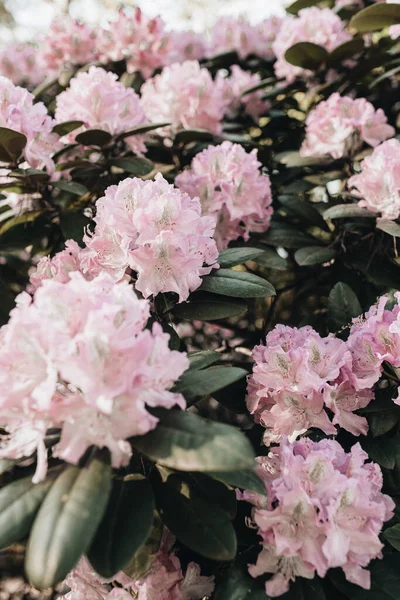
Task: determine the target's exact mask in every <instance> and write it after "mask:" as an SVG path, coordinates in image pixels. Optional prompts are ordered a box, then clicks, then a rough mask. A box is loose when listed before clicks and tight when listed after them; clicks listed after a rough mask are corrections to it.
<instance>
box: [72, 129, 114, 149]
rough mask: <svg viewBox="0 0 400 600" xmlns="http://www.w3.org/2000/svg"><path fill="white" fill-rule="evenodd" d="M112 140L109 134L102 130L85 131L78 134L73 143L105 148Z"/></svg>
mask: <svg viewBox="0 0 400 600" xmlns="http://www.w3.org/2000/svg"><path fill="white" fill-rule="evenodd" d="M111 139H112V135H111V133H108V131H103V130H102V129H87V131H82V133H78V135H77V136H76V138H75V141H76V142H78V144H82V145H83V146H100V147H102V146H106V145H107V144H109V143H110V141H111Z"/></svg>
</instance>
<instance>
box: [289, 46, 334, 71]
mask: <svg viewBox="0 0 400 600" xmlns="http://www.w3.org/2000/svg"><path fill="white" fill-rule="evenodd" d="M328 57H329V53H328V51H327V50H325V48H323V47H322V46H318V45H317V44H313V43H312V42H297V43H296V44H293V46H291V47H290V48H288V49H287V50H286V52H285V60H286V61H287V62H288V63H290V64H291V65H294V66H295V67H301V68H302V69H310V70H312V71H313V70H315V69H318V68H319V67H320V66H321V65H322V63H324V62H326V61H327V60H328Z"/></svg>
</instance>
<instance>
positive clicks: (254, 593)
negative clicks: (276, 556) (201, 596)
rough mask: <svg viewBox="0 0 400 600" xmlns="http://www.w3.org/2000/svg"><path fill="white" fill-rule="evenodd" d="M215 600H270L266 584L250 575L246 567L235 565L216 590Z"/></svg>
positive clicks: (227, 572)
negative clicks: (266, 591)
mask: <svg viewBox="0 0 400 600" xmlns="http://www.w3.org/2000/svg"><path fill="white" fill-rule="evenodd" d="M214 600H269V599H268V596H267V595H266V593H265V584H264V583H263V582H262V581H261V580H260V578H258V579H254V578H253V577H251V575H249V573H248V571H247V569H246V567H245V566H243V567H241V566H240V565H233V566H232V567H231V568H230V569H228V571H226V573H225V575H224V577H223V579H222V581H220V583H219V585H217V588H216V590H215V594H214Z"/></svg>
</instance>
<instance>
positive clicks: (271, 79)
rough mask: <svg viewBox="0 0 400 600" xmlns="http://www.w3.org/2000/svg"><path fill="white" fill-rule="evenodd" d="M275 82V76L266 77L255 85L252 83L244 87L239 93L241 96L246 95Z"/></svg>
mask: <svg viewBox="0 0 400 600" xmlns="http://www.w3.org/2000/svg"><path fill="white" fill-rule="evenodd" d="M275 82H276V79H275V77H267V79H262V80H261V81H259V82H258V83H257V84H256V85H252V86H251V87H249V88H246V89H245V90H244V92H242V93H241V97H243V96H247V94H252V93H253V92H258V90H263V89H264V88H266V87H267V86H268V85H269V84H271V83H275Z"/></svg>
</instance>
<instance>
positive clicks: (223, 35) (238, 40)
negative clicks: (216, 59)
mask: <svg viewBox="0 0 400 600" xmlns="http://www.w3.org/2000/svg"><path fill="white" fill-rule="evenodd" d="M281 23H282V19H280V18H279V17H276V16H272V17H268V18H267V19H264V20H263V21H261V22H260V23H258V24H257V25H251V24H250V23H249V21H248V20H247V18H246V17H245V16H243V15H241V16H240V17H229V16H224V17H220V18H219V19H218V21H217V22H216V23H215V25H214V27H213V29H212V31H211V43H210V48H209V54H210V55H214V54H222V53H224V52H232V51H236V52H237V53H238V55H239V57H240V58H241V59H245V58H247V56H249V54H256V55H257V56H261V57H263V58H267V59H271V58H273V57H274V52H273V50H272V43H273V42H274V40H275V37H276V35H277V33H278V31H279V29H280V26H281Z"/></svg>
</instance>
